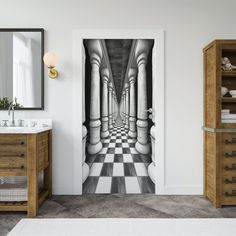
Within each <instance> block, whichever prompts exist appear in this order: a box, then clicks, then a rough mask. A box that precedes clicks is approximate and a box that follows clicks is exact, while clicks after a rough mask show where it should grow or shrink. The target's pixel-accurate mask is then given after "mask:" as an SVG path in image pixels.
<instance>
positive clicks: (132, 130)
mask: <svg viewBox="0 0 236 236" xmlns="http://www.w3.org/2000/svg"><path fill="white" fill-rule="evenodd" d="M128 135H129V136H130V137H131V138H136V137H137V132H136V118H134V117H132V116H130V118H129V133H128Z"/></svg>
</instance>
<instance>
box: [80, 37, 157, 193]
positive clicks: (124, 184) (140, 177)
mask: <svg viewBox="0 0 236 236" xmlns="http://www.w3.org/2000/svg"><path fill="white" fill-rule="evenodd" d="M83 46H84V65H83V67H84V72H83V74H84V78H83V86H84V87H83V92H84V94H83V97H84V101H83V106H84V110H85V112H84V114H83V122H84V123H83V193H95V194H99V193H123V194H126V193H127V194H129V193H155V184H154V182H155V177H154V173H155V172H154V169H155V157H154V148H152V146H153V147H154V144H155V128H154V127H155V126H154V123H153V120H154V119H153V115H154V110H153V109H152V107H154V106H153V101H154V99H153V93H154V91H153V90H154V89H153V87H154V86H153V79H154V78H153V72H152V63H153V56H152V50H153V47H154V40H152V39H84V41H83ZM154 102H155V101H154Z"/></svg>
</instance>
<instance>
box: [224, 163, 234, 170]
mask: <svg viewBox="0 0 236 236" xmlns="http://www.w3.org/2000/svg"><path fill="white" fill-rule="evenodd" d="M225 170H236V164H232V165H231V166H225Z"/></svg>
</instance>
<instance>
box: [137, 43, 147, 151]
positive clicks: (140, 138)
mask: <svg viewBox="0 0 236 236" xmlns="http://www.w3.org/2000/svg"><path fill="white" fill-rule="evenodd" d="M150 46H151V45H150V43H149V41H148V40H145V39H141V40H138V42H137V46H136V50H135V58H136V60H137V65H138V112H137V116H138V121H137V133H138V135H137V142H136V144H135V148H136V149H137V151H138V152H140V153H142V154H148V153H149V151H150V146H149V144H148V122H147V118H148V113H147V75H146V64H147V57H148V53H149V49H150Z"/></svg>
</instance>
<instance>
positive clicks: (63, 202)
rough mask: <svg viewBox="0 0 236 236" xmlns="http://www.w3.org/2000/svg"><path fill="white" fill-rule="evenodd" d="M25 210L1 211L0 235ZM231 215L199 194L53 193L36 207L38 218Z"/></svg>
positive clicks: (234, 214)
mask: <svg viewBox="0 0 236 236" xmlns="http://www.w3.org/2000/svg"><path fill="white" fill-rule="evenodd" d="M26 217H27V216H26V214H25V213H14V212H7V213H4V212H1V213H0V236H4V235H7V233H8V232H9V231H10V230H11V229H12V228H13V227H14V226H15V224H16V223H17V222H18V221H19V220H20V219H22V218H26ZM118 217H120V218H235V217H236V207H224V208H219V209H216V208H214V207H212V205H211V203H210V202H209V201H208V200H206V199H205V198H204V197H202V196H173V195H172V196H156V195H153V194H141V195H140V194H139V195H117V194H110V195H95V194H90V195H89V194H88V195H83V196H54V197H53V198H52V199H50V200H46V201H45V202H44V203H43V204H42V205H41V207H40V209H39V215H38V218H118Z"/></svg>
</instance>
